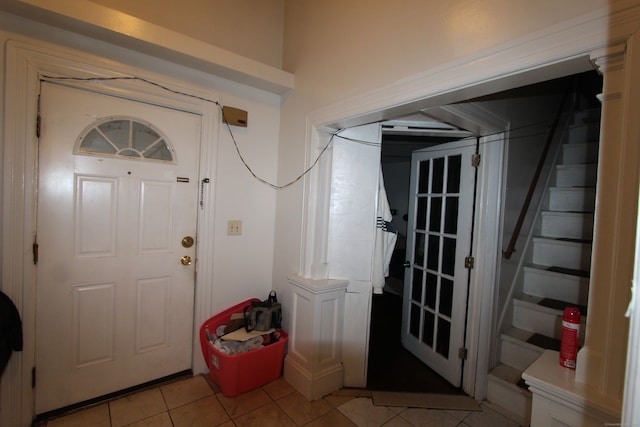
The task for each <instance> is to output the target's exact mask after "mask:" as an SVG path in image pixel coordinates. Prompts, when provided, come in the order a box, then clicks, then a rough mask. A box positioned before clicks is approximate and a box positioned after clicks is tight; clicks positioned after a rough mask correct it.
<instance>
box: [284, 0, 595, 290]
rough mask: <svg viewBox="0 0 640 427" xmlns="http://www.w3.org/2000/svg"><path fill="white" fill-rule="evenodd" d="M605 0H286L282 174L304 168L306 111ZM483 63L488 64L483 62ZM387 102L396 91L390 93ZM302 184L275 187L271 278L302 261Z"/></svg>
mask: <svg viewBox="0 0 640 427" xmlns="http://www.w3.org/2000/svg"><path fill="white" fill-rule="evenodd" d="M607 3H608V2H607V1H606V0H588V1H583V0H570V1H565V2H561V3H558V2H555V1H551V0H545V1H541V2H535V3H531V2H510V1H504V0H491V1H468V0H455V1H447V2H439V3H433V2H423V1H418V0H415V1H407V2H402V3H397V2H384V1H371V2H367V3H366V7H364V5H363V4H362V3H360V2H355V1H353V2H343V1H337V0H333V1H323V2H315V1H311V0H296V1H288V2H286V4H285V5H286V7H285V34H284V40H285V45H284V58H283V65H284V69H285V70H287V71H290V72H293V73H294V74H295V76H296V89H295V91H294V92H293V93H291V94H290V95H289V96H288V97H287V98H286V100H285V101H284V104H283V109H282V127H281V144H280V154H279V159H280V160H279V164H280V167H279V170H278V173H279V179H280V180H281V181H282V182H284V181H286V180H288V178H289V177H292V176H295V175H297V173H299V172H300V171H301V170H302V169H303V166H304V161H305V157H308V156H309V155H310V153H307V152H306V151H305V150H306V147H305V138H306V136H307V135H306V133H307V128H306V125H307V123H308V120H309V116H310V115H312V114H313V113H314V112H316V111H318V110H320V109H322V108H326V107H328V106H331V105H332V104H334V103H337V102H338V101H342V100H345V99H349V98H352V97H357V96H363V95H364V94H369V93H375V91H376V89H377V88H379V87H381V86H385V85H390V84H392V83H395V82H397V81H400V80H402V79H403V78H407V77H410V76H415V75H419V74H420V73H424V72H427V71H428V70H431V69H435V68H437V67H438V66H442V65H444V64H448V63H455V62H456V61H464V60H465V58H469V57H473V56H474V55H478V54H479V52H482V51H491V50H493V49H497V48H498V47H499V46H500V45H501V44H503V43H508V42H509V41H511V40H513V39H516V38H518V37H523V36H524V35H527V34H529V33H534V32H537V31H540V30H543V29H544V28H546V27H548V26H552V25H554V24H557V23H559V22H562V21H564V20H567V19H570V18H572V17H574V16H576V15H578V14H581V13H588V12H589V11H591V10H595V9H597V8H600V7H604V6H606V5H607ZM478 67H482V65H481V64H479V65H478ZM388 102H389V105H393V104H394V99H389V100H388ZM304 197H305V194H304V189H303V187H302V185H297V186H295V187H292V188H289V189H288V190H286V191H281V192H279V193H278V205H277V206H278V207H277V215H276V218H277V226H276V240H275V241H276V248H275V253H276V258H275V264H274V268H275V270H274V286H275V287H279V286H284V284H286V275H287V274H289V273H291V272H297V271H298V270H299V269H300V265H301V234H300V233H301V230H302V228H303V227H302V226H303V224H302V208H303V198H304Z"/></svg>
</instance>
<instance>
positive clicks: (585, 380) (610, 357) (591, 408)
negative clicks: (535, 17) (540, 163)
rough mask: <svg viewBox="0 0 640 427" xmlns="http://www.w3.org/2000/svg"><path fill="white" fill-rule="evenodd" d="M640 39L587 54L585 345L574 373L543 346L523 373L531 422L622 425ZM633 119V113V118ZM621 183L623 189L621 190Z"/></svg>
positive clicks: (639, 128) (639, 107)
mask: <svg viewBox="0 0 640 427" xmlns="http://www.w3.org/2000/svg"><path fill="white" fill-rule="evenodd" d="M639 45H640V39H639V38H638V36H637V34H634V35H632V36H631V37H629V38H628V39H627V40H626V43H620V44H618V45H614V46H610V47H608V48H606V49H603V50H602V51H600V52H593V53H592V55H591V58H592V61H593V63H594V64H595V65H596V67H597V68H598V70H599V71H600V72H601V73H602V74H603V76H604V88H603V93H602V96H601V101H602V126H601V129H602V130H601V135H600V152H599V161H598V183H597V193H598V205H597V206H596V217H595V227H594V247H593V255H592V257H593V258H592V259H593V260H597V263H594V264H593V265H592V268H591V281H590V288H589V301H588V308H587V324H586V331H585V344H584V346H583V347H582V349H580V351H579V352H578V358H577V362H576V370H575V371H572V370H570V369H566V368H563V367H561V366H559V354H558V352H556V351H551V350H547V351H546V352H545V353H543V355H542V356H540V358H539V359H538V360H537V361H536V362H534V363H533V364H532V365H531V366H530V367H529V368H528V369H527V370H526V371H525V372H524V373H523V375H522V377H523V378H524V379H525V381H526V383H527V385H528V386H529V389H530V390H531V392H532V394H533V402H532V414H531V426H532V427H538V426H549V425H563V426H599V427H601V426H603V425H620V424H619V423H620V417H621V410H622V399H623V388H624V378H625V371H624V370H625V360H626V348H627V334H628V329H629V322H628V319H627V318H625V316H624V314H625V311H626V309H627V305H628V304H629V300H630V292H631V280H632V273H633V265H634V259H635V256H634V248H635V244H634V237H635V229H636V223H637V199H636V198H635V196H633V197H631V196H629V197H623V198H620V197H617V196H616V195H617V194H628V195H636V194H637V193H638V157H639V150H638V148H637V138H638V137H639V134H640V126H639V125H638V120H637V114H638V113H637V112H638V111H640V84H638V83H637V82H636V81H635V79H634V78H633V76H634V74H635V73H637V72H638V71H639V70H640V46H639ZM634 116H635V117H634ZM620 187H624V188H622V189H621V188H620Z"/></svg>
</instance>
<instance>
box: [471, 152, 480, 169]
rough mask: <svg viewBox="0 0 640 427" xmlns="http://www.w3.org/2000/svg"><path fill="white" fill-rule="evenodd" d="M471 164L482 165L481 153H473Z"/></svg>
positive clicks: (475, 166) (474, 165)
mask: <svg viewBox="0 0 640 427" xmlns="http://www.w3.org/2000/svg"><path fill="white" fill-rule="evenodd" d="M471 166H473V167H474V168H477V167H478V166H480V154H478V153H473V154H472V155H471Z"/></svg>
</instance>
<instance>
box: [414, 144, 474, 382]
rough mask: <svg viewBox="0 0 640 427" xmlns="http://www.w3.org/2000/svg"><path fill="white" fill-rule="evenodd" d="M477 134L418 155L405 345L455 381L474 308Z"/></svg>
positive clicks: (459, 373)
mask: <svg viewBox="0 0 640 427" xmlns="http://www.w3.org/2000/svg"><path fill="white" fill-rule="evenodd" d="M474 152H475V140H471V139H469V140H462V141H457V142H452V143H448V144H442V145H438V146H436V147H433V148H430V149H425V150H420V151H415V152H414V153H413V155H412V160H411V184H410V191H409V197H410V201H409V221H408V235H407V254H406V256H407V258H406V259H407V260H409V262H410V267H409V268H407V269H406V271H405V284H404V296H403V317H402V343H403V345H404V346H405V347H406V348H407V349H408V350H409V351H411V352H412V353H413V354H414V355H416V356H417V357H418V358H419V359H420V360H422V361H423V362H424V363H425V364H427V365H428V366H429V367H430V368H432V369H433V370H435V371H436V372H438V373H439V374H440V375H442V376H443V377H444V378H445V379H447V380H448V381H449V382H451V383H452V384H453V385H455V386H457V387H459V386H460V383H461V373H462V360H461V359H460V358H459V357H458V350H459V349H460V348H461V347H462V346H463V344H464V331H465V323H466V311H467V293H468V289H467V287H468V277H469V276H468V270H467V269H466V268H465V257H466V256H468V255H469V252H470V247H471V231H472V220H473V196H474V185H475V182H474V176H475V169H474V168H473V167H472V166H471V156H472V154H473V153H474Z"/></svg>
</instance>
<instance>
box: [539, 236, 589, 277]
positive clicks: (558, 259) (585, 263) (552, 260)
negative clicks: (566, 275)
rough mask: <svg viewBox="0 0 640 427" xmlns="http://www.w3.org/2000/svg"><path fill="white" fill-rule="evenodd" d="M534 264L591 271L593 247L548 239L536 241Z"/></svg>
mask: <svg viewBox="0 0 640 427" xmlns="http://www.w3.org/2000/svg"><path fill="white" fill-rule="evenodd" d="M533 263H534V264H539V265H548V266H554V267H563V268H571V269H574V270H583V271H589V268H590V265H591V245H589V244H586V243H583V244H580V243H575V244H574V243H571V242H563V241H554V240H548V239H534V243H533Z"/></svg>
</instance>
